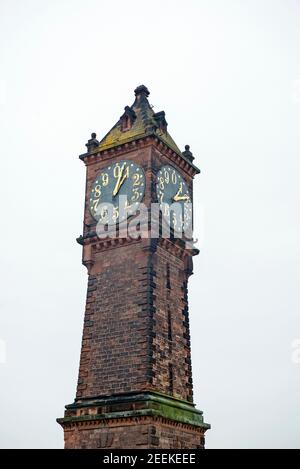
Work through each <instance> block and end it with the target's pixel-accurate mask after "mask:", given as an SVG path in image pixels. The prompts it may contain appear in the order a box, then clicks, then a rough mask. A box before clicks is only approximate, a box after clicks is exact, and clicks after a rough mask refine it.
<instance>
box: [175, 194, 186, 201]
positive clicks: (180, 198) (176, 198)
mask: <svg viewBox="0 0 300 469" xmlns="http://www.w3.org/2000/svg"><path fill="white" fill-rule="evenodd" d="M173 200H174V202H179V201H180V200H190V197H189V196H188V195H187V194H185V195H178V194H176V195H175V196H174V197H173Z"/></svg>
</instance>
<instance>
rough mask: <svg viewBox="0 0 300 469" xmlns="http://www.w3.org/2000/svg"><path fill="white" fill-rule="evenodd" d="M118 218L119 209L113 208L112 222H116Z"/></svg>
mask: <svg viewBox="0 0 300 469" xmlns="http://www.w3.org/2000/svg"><path fill="white" fill-rule="evenodd" d="M118 217H119V207H114V208H113V214H112V219H113V220H114V221H116V220H117V218H118Z"/></svg>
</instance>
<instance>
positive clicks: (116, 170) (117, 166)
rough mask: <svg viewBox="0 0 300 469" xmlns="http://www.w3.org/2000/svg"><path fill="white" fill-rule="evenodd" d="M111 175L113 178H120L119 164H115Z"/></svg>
mask: <svg viewBox="0 0 300 469" xmlns="http://www.w3.org/2000/svg"><path fill="white" fill-rule="evenodd" d="M123 166H124V165H123ZM113 174H114V178H119V177H120V174H121V167H120V165H119V163H116V164H115V166H114V171H113Z"/></svg>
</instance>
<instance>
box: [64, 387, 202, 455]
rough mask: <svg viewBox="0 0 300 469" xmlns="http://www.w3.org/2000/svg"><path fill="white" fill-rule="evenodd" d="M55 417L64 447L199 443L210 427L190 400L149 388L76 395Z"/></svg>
mask: <svg viewBox="0 0 300 469" xmlns="http://www.w3.org/2000/svg"><path fill="white" fill-rule="evenodd" d="M57 421H58V423H59V424H60V425H61V426H62V427H63V429H64V437H65V448H66V449H80V448H88V449H96V448H98V449H110V448H115V449H125V448H129V449H138V448H140V449H142V448H157V449H159V448H164V449H167V448H172V449H176V448H177V449H180V448H185V449H197V448H204V441H205V440H204V433H205V431H206V430H207V429H208V428H210V426H209V425H208V424H206V423H204V422H203V417H202V412H201V411H198V410H196V409H195V407H194V405H193V404H190V403H188V402H186V401H181V400H178V399H174V398H172V397H170V396H166V395H162V394H159V393H154V392H144V393H138V394H131V395H122V396H113V397H109V398H99V399H88V400H81V401H80V402H75V403H74V404H71V405H67V406H66V411H65V417H64V418H61V419H57Z"/></svg>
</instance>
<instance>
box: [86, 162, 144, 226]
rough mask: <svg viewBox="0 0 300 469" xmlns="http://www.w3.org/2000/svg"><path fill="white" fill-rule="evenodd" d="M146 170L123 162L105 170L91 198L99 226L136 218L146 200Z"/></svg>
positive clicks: (92, 209)
mask: <svg viewBox="0 0 300 469" xmlns="http://www.w3.org/2000/svg"><path fill="white" fill-rule="evenodd" d="M144 192H145V174H144V171H143V168H142V167H141V166H139V165H138V164H136V163H134V162H133V161H130V160H121V161H118V162H116V163H113V164H111V165H109V166H107V167H106V168H104V169H103V170H102V171H101V173H99V174H98V175H97V177H96V179H95V181H94V183H93V185H92V188H91V192H90V197H89V209H90V212H91V215H92V216H93V218H94V219H95V220H97V221H98V222H100V223H105V224H106V223H108V224H115V223H120V222H122V221H124V220H125V219H126V218H127V217H128V216H130V215H133V214H134V213H135V212H136V211H137V209H138V207H139V204H140V202H141V200H142V198H143V196H144Z"/></svg>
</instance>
